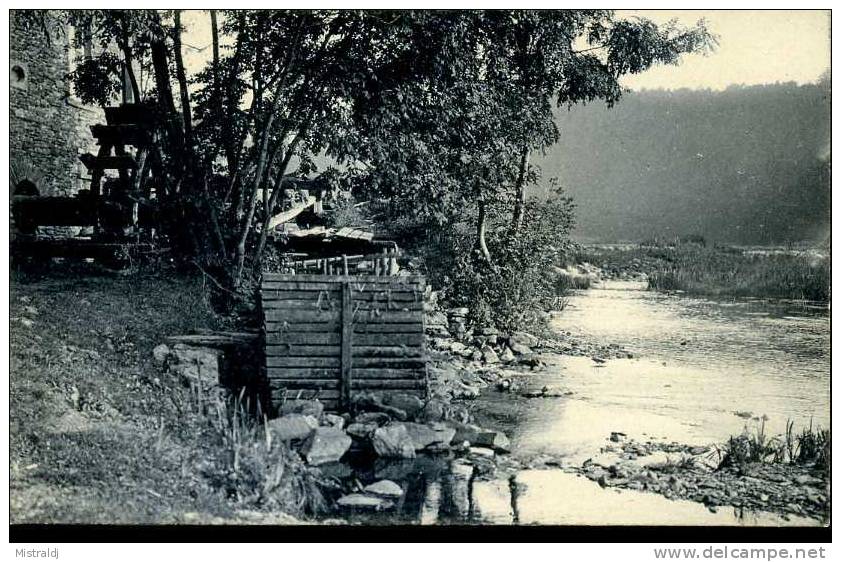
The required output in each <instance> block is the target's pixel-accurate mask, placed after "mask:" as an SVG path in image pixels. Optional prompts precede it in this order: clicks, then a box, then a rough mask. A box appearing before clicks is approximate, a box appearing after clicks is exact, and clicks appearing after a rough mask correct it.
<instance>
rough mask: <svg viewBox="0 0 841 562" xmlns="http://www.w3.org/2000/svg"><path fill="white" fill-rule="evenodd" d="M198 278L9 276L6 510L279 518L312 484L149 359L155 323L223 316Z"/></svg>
mask: <svg viewBox="0 0 841 562" xmlns="http://www.w3.org/2000/svg"><path fill="white" fill-rule="evenodd" d="M204 294H205V291H204V287H203V286H202V280H201V279H198V278H194V277H179V276H175V275H158V274H155V275H131V276H125V277H119V276H105V275H100V276H96V275H91V274H90V272H82V274H80V275H76V276H74V275H72V273H70V272H62V273H61V274H56V273H55V272H53V274H52V275H51V276H49V277H41V278H39V277H35V276H31V275H30V276H25V277H24V276H20V275H17V276H13V278H12V283H11V297H10V308H11V310H10V313H11V314H10V315H11V330H10V332H11V334H10V340H11V341H10V346H11V349H10V352H11V353H10V354H11V357H10V473H11V480H10V488H11V489H10V503H11V506H10V507H11V521H12V523H126V524H134V523H181V522H184V523H187V522H189V523H212V522H223V521H227V522H235V521H239V520H242V519H243V517H246V514H249V513H250V514H252V515H254V516H255V517H258V518H260V517H263V518H265V517H268V516H271V517H273V518H274V519H273V520H274V521H288V520H290V519H291V518H289V517H285V516H283V515H282V514H280V515H279V513H280V512H286V513H291V514H295V515H300V514H303V513H305V512H306V511H307V510H309V509H310V508H311V507H312V506H310V505H308V502H310V500H311V499H312V498H315V497H316V496H315V495H314V494H312V493H311V491H312V490H311V489H310V488H309V487H308V475H307V473H306V470H305V468H304V467H303V465H302V464H301V463H300V461H297V460H296V459H293V458H292V456H291V454H289V452H288V451H287V450H286V449H285V448H283V447H281V446H279V445H278V444H272V443H267V442H266V439H265V432H264V431H262V427H261V425H260V424H258V423H254V422H252V421H250V420H249V418H248V416H245V415H244V413H243V405H242V404H237V403H236V400H227V399H226V398H225V397H224V396H221V395H220V396H215V397H213V398H211V399H208V397H207V396H205V397H204V398H203V399H201V400H200V399H199V397H198V396H196V395H195V393H194V392H193V391H191V389H190V388H188V387H187V386H185V385H184V384H183V382H182V381H181V380H179V379H178V378H177V377H176V376H175V375H173V374H171V373H169V372H162V371H161V370H160V369H159V367H158V366H156V365H155V364H154V361H153V357H152V349H153V348H154V346H156V345H157V344H159V343H161V341H162V340H163V338H164V337H166V336H168V335H173V334H183V333H188V332H189V331H191V330H194V329H198V328H210V329H221V328H225V327H228V326H225V321H224V319H221V318H219V317H217V316H215V315H214V314H213V313H212V311H211V310H210V307H209V306H208V304H207V303H206V301H205V298H204V296H203V295H204Z"/></svg>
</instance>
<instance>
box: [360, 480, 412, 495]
mask: <svg viewBox="0 0 841 562" xmlns="http://www.w3.org/2000/svg"><path fill="white" fill-rule="evenodd" d="M363 491H364V492H365V493H366V494H370V495H373V496H378V497H381V498H399V497H400V496H402V495H403V488H401V487H400V486H399V485H398V484H396V483H394V482H393V481H391V480H380V481H378V482H374V483H373V484H369V485H367V486H365V488H364V489H363Z"/></svg>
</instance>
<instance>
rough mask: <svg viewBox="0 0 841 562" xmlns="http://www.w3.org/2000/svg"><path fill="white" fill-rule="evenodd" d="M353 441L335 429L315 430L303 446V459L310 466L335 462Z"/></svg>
mask: <svg viewBox="0 0 841 562" xmlns="http://www.w3.org/2000/svg"><path fill="white" fill-rule="evenodd" d="M352 442H353V440H352V439H351V438H350V436H349V435H347V434H346V433H345V432H344V431H342V430H341V429H336V428H335V427H319V428H316V429H315V430H314V431H313V433H312V435H310V437H309V439H307V441H306V443H305V444H304V448H303V451H302V452H303V454H304V458H306V459H307V462H308V463H309V464H311V465H319V464H324V463H328V462H335V461H338V460H339V459H341V458H342V455H344V454H345V453H346V452H347V450H348V449H350V445H351V443H352Z"/></svg>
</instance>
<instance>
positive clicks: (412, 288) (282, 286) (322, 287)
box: [260, 263, 423, 293]
mask: <svg viewBox="0 0 841 562" xmlns="http://www.w3.org/2000/svg"><path fill="white" fill-rule="evenodd" d="M318 267H319V268H323V267H324V265H323V263H322V264H319V265H318ZM297 277H322V278H327V279H361V278H363V277H365V278H368V277H369V276H367V275H365V276H362V275H347V276H345V275H331V276H323V275H310V274H303V273H302V274H300V275H298V276H297ZM375 279H381V281H380V282H378V283H377V282H374V281H351V283H352V288H353V290H354V291H387V290H389V289H390V290H391V291H392V292H395V293H396V292H401V291H404V292H421V293H422V292H423V285H421V284H419V283H399V284H395V283H390V282H389V280H390V279H397V278H396V277H388V276H381V277H375ZM336 286H337V284H336V283H334V282H332V281H283V282H275V281H264V282H263V284H262V285H260V289H261V291H263V292H264V293H265V292H268V291H335V290H337V288H336Z"/></svg>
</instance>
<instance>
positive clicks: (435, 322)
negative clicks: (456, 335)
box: [426, 310, 449, 328]
mask: <svg viewBox="0 0 841 562" xmlns="http://www.w3.org/2000/svg"><path fill="white" fill-rule="evenodd" d="M448 323H449V322H448V320H447V315H446V314H444V313H443V312H441V311H439V310H436V311H433V312H428V313H427V314H426V327H427V328H429V327H430V326H447V324H448Z"/></svg>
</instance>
